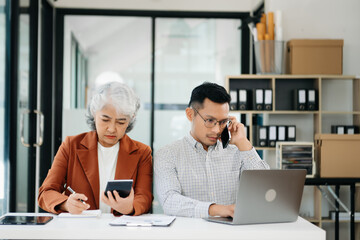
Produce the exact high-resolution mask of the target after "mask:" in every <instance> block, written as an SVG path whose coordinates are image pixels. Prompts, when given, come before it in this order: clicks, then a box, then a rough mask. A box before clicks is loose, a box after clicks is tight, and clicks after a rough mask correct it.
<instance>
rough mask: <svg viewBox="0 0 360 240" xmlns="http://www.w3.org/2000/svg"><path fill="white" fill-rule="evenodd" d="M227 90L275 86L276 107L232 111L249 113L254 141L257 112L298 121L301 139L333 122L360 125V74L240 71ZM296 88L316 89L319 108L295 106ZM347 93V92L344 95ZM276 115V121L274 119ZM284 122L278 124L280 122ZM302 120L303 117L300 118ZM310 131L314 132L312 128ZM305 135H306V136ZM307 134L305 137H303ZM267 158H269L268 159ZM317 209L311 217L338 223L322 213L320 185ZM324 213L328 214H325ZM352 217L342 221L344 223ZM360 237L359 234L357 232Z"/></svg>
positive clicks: (323, 130)
mask: <svg viewBox="0 0 360 240" xmlns="http://www.w3.org/2000/svg"><path fill="white" fill-rule="evenodd" d="M225 88H226V89H227V91H230V90H233V89H247V90H252V89H255V88H262V89H272V90H273V99H272V103H273V106H272V110H271V111H255V110H246V111H240V110H235V111H231V114H245V115H246V119H248V122H247V124H246V125H247V126H248V128H249V138H250V139H249V140H250V141H251V142H253V131H254V126H253V122H252V119H253V116H254V115H258V114H260V115H263V117H264V118H266V120H267V121H268V122H266V124H265V125H286V124H285V123H288V125H296V126H297V128H296V131H297V133H296V135H297V136H299V138H297V141H314V136H315V134H326V133H331V125H356V126H360V78H357V77H355V76H343V75H238V76H228V77H227V78H226V81H225ZM294 89H316V90H317V94H318V96H317V99H318V110H316V111H297V110H293V109H294V108H293V98H294V97H293V90H294ZM344 95H345V96H344ZM297 118H305V119H306V120H307V121H308V122H311V124H308V125H306V127H302V126H298V125H297V123H298V122H296V121H294V119H295V120H296V119H297ZM272 119H274V121H272ZM276 121H278V122H281V123H280V124H277V122H276ZM298 121H301V120H298ZM309 131H310V132H309ZM304 136H305V137H304ZM302 137H303V138H302ZM256 149H257V150H263V151H269V152H274V150H275V148H271V147H256ZM264 160H266V161H267V159H264ZM359 192H360V185H357V186H356V194H357V196H359ZM313 196H314V211H313V216H311V217H309V218H308V220H309V221H310V222H312V223H314V224H315V225H317V226H319V227H322V225H323V224H324V223H334V220H331V219H329V218H328V217H324V216H325V215H326V213H324V214H323V213H322V200H323V197H322V195H321V192H320V190H319V189H317V188H316V187H314V194H313ZM356 201H357V202H356V203H355V206H356V211H360V197H357V198H356ZM323 215H324V216H323ZM343 222H349V221H340V223H343ZM355 226H356V229H357V230H356V232H360V230H359V229H360V221H355ZM356 237H357V238H356V239H358V238H359V236H358V235H357V236H356Z"/></svg>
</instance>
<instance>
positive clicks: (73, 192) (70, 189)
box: [67, 186, 86, 204]
mask: <svg viewBox="0 0 360 240" xmlns="http://www.w3.org/2000/svg"><path fill="white" fill-rule="evenodd" d="M67 189H68V190H69V191H70V192H71V193H72V194H75V193H76V192H75V191H74V190H72V188H71V187H70V186H68V187H67ZM79 200H80V201H81V202H82V203H83V204H86V202H84V200H82V199H79Z"/></svg>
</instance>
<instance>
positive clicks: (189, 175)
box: [154, 82, 269, 218]
mask: <svg viewBox="0 0 360 240" xmlns="http://www.w3.org/2000/svg"><path fill="white" fill-rule="evenodd" d="M229 104H230V95H229V94H228V93H227V92H226V90H225V88H223V87H222V86H219V85H217V84H215V83H208V82H205V83H203V84H202V85H200V86H198V87H196V88H195V89H194V90H193V91H192V94H191V98H190V102H189V105H188V108H186V117H187V118H188V120H189V121H190V122H191V130H190V134H188V135H187V136H185V137H184V138H182V139H181V140H178V141H175V142H174V143H171V144H169V145H167V146H165V147H163V148H162V149H160V150H159V151H158V152H157V153H156V154H155V158H154V181H155V189H156V192H157V195H158V198H159V201H160V203H161V205H162V207H163V210H164V213H165V214H169V215H176V216H186V217H200V218H206V217H209V216H221V217H233V215H234V208H235V206H234V203H235V198H236V186H237V183H238V181H239V177H240V174H241V172H242V171H243V170H245V169H268V168H269V165H268V164H267V163H266V162H265V161H263V160H262V159H261V158H260V157H259V155H258V154H257V152H256V150H255V149H254V148H253V146H252V145H251V143H250V142H249V140H248V139H247V138H246V135H245V130H244V125H243V124H241V123H239V122H238V121H236V118H235V117H229ZM226 125H228V129H229V131H230V133H231V140H230V144H229V145H228V146H227V147H226V148H223V146H222V144H221V142H220V140H219V137H220V135H221V133H222V131H223V130H224V128H225V126H226Z"/></svg>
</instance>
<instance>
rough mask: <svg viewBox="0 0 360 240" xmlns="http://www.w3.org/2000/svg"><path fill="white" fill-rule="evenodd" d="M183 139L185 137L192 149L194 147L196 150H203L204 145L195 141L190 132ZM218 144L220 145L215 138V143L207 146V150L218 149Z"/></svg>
mask: <svg viewBox="0 0 360 240" xmlns="http://www.w3.org/2000/svg"><path fill="white" fill-rule="evenodd" d="M185 139H186V141H188V143H190V145H191V146H192V147H193V148H194V149H196V150H199V149H203V150H205V149H204V147H203V145H202V144H201V143H200V142H198V141H196V140H195V138H194V137H193V136H192V135H191V133H190V132H189V133H188V134H187V135H186V136H185ZM219 146H220V144H219V140H217V141H216V143H215V145H212V146H209V147H208V151H209V150H218V149H219Z"/></svg>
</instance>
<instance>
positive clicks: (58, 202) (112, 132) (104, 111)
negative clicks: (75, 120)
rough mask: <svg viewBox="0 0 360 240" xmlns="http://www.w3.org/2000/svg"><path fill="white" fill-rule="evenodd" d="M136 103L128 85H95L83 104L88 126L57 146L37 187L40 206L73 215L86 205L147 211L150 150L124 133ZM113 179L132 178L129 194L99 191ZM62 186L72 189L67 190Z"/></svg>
mask: <svg viewBox="0 0 360 240" xmlns="http://www.w3.org/2000/svg"><path fill="white" fill-rule="evenodd" d="M139 107H140V104H139V98H138V97H137V96H136V95H135V93H134V92H133V90H132V89H131V88H129V87H128V86H127V85H125V84H122V83H118V82H112V83H108V84H105V85H103V86H100V87H99V89H98V91H97V93H96V94H95V95H94V96H93V97H92V99H91V101H90V104H89V106H88V113H87V123H88V124H89V126H90V128H91V129H92V131H90V132H87V133H82V134H79V135H77V136H71V137H67V138H66V139H65V141H64V142H63V143H62V145H61V146H60V148H59V150H58V152H57V154H56V156H55V159H54V162H53V164H52V167H51V169H50V170H49V173H48V175H47V177H46V179H45V180H44V183H43V184H42V186H41V187H40V190H39V196H38V202H39V206H40V207H41V208H42V209H44V210H46V211H48V212H52V213H61V212H70V213H74V214H78V213H81V212H82V211H84V210H87V209H101V211H102V212H103V213H104V212H105V213H106V212H113V213H114V214H134V215H140V214H143V213H146V212H148V211H149V209H150V207H151V202H152V199H153V196H152V177H153V171H152V157H151V149H150V147H149V146H147V145H145V144H143V143H140V142H138V141H135V140H132V139H130V137H128V136H127V134H126V133H128V132H129V131H130V130H131V129H132V128H133V127H134V123H135V119H136V113H137V111H138V109H139ZM113 179H133V189H132V190H131V193H130V195H129V196H128V197H126V198H121V197H120V196H119V194H118V193H117V192H116V191H114V192H113V194H114V196H115V197H113V196H112V194H110V192H109V193H108V194H107V196H108V197H107V196H106V195H105V194H104V192H103V191H104V190H105V186H106V183H107V181H108V180H113ZM66 186H71V188H72V189H74V190H75V191H76V192H77V193H75V194H70V192H68V191H67V190H66ZM63 193H65V194H63ZM100 199H101V201H100ZM83 202H85V204H84V203H83Z"/></svg>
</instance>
